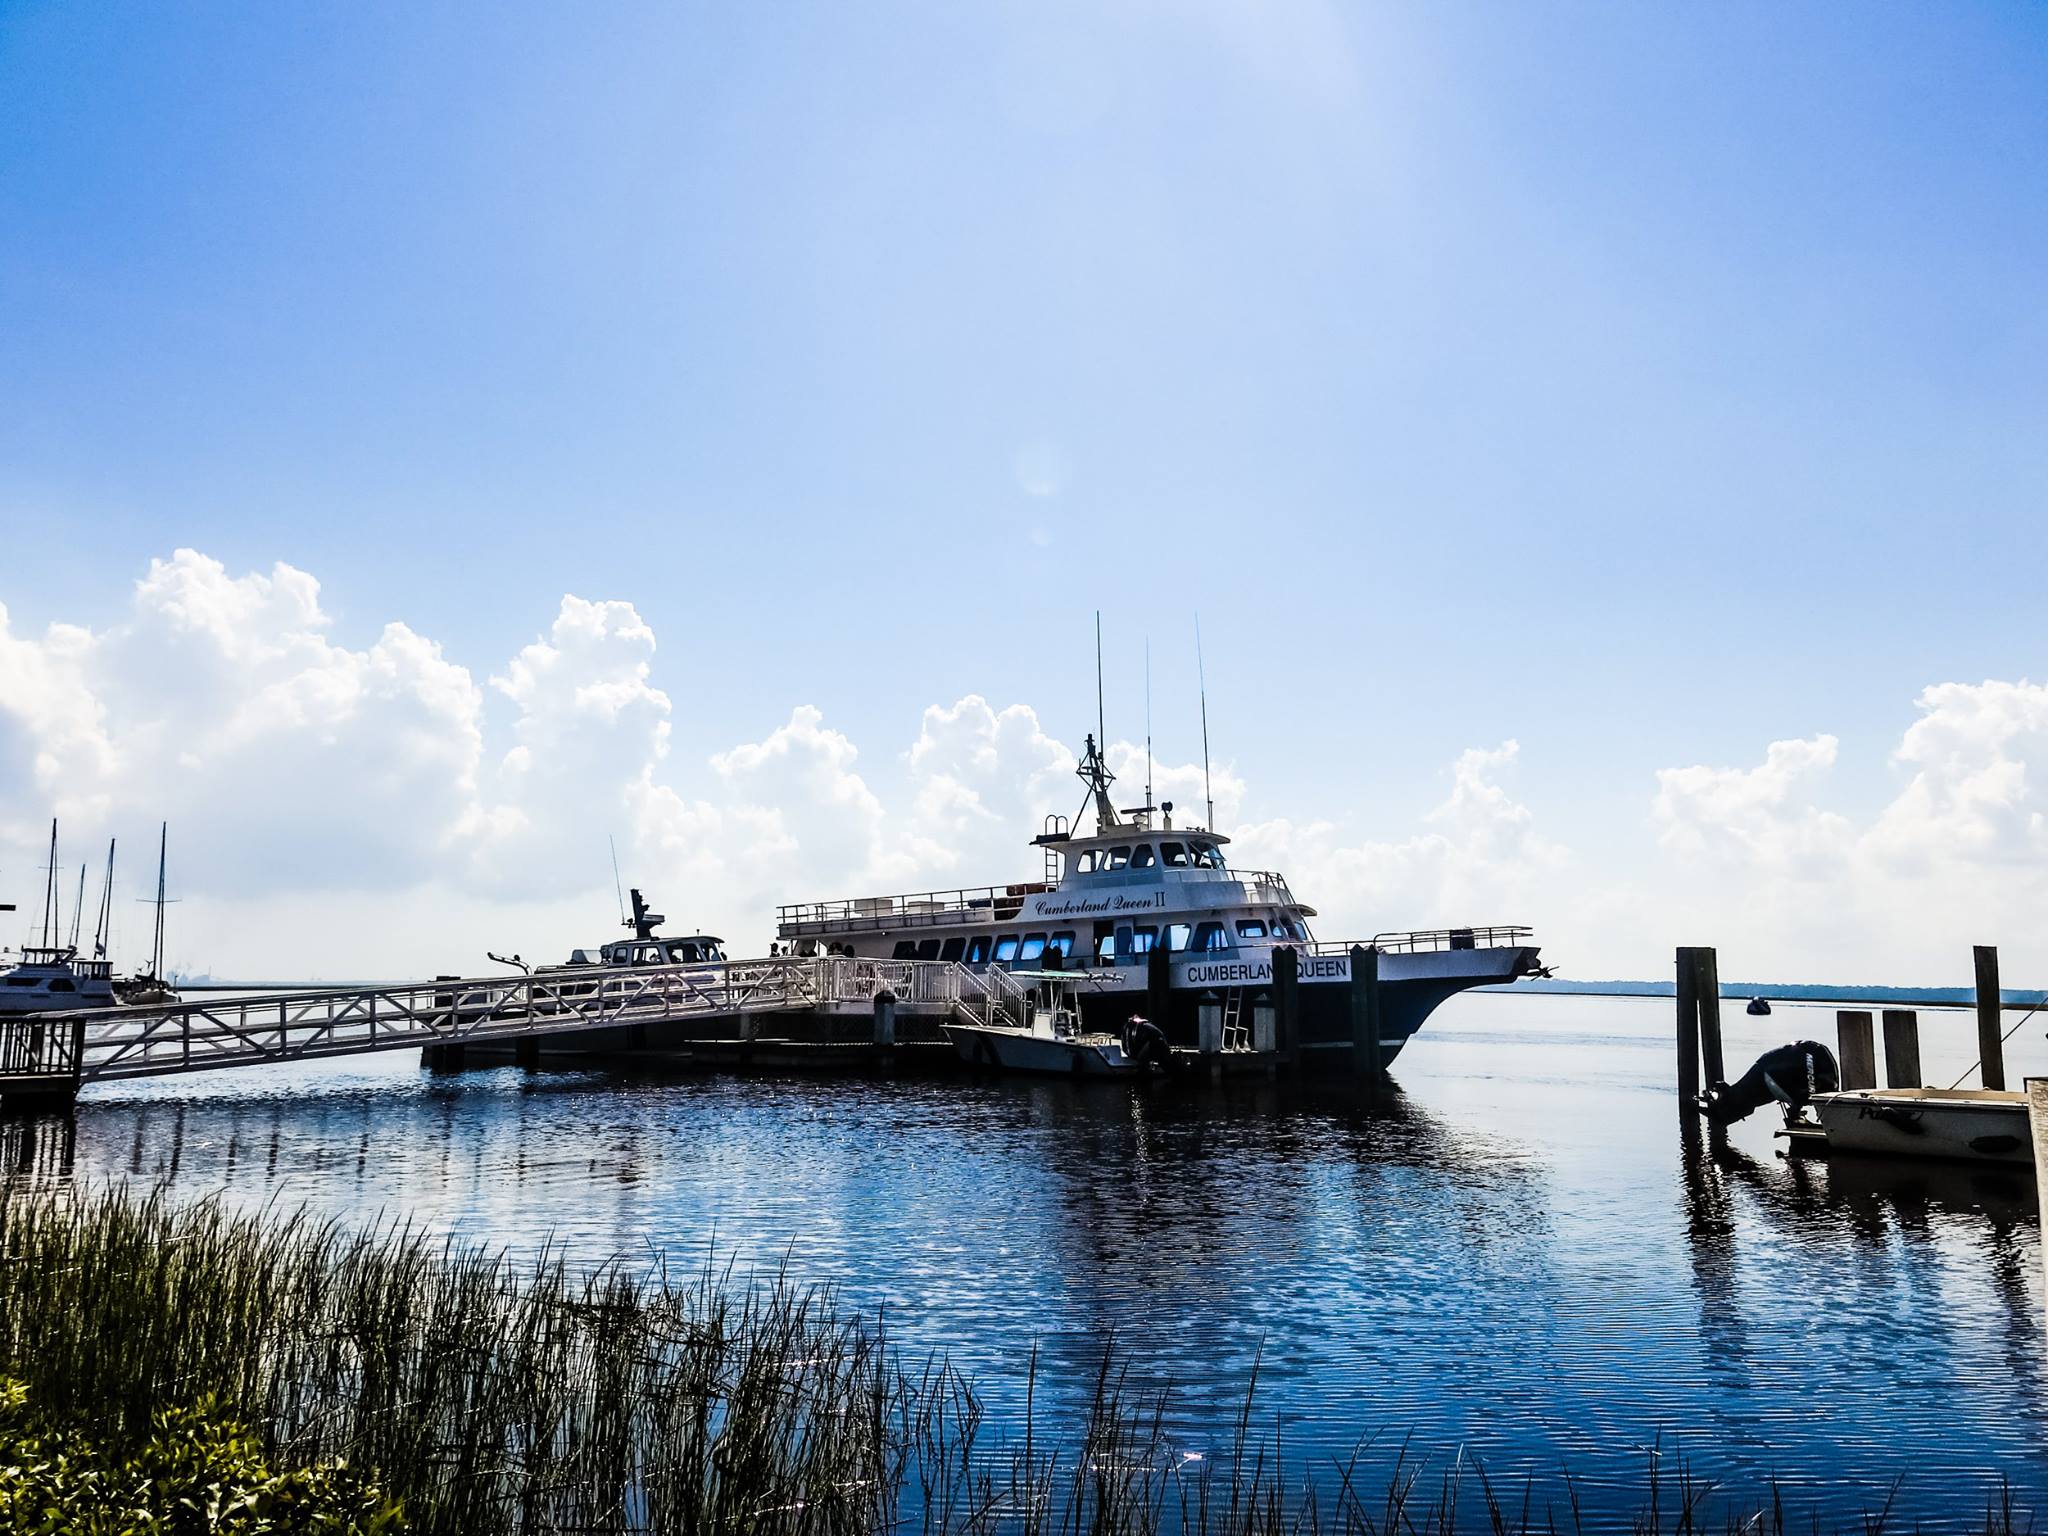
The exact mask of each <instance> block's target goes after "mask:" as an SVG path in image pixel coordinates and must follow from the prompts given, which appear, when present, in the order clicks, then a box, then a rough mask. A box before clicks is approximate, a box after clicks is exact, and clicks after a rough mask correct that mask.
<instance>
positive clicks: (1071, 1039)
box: [941, 971, 1166, 1077]
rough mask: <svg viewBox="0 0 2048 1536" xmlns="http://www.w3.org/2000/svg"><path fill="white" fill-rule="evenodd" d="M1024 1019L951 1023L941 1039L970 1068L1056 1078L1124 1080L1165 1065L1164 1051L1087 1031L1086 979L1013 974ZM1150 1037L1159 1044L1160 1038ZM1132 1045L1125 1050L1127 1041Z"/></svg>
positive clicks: (1056, 974)
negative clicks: (1082, 998)
mask: <svg viewBox="0 0 2048 1536" xmlns="http://www.w3.org/2000/svg"><path fill="white" fill-rule="evenodd" d="M1010 979H1011V980H1012V981H1014V982H1016V983H1018V984H1019V986H1020V988H1021V989H1022V991H1021V994H1020V996H1021V998H1022V1003H1021V1008H1022V1013H1023V1018H1022V1019H1021V1020H1020V1021H1019V1022H1018V1023H1017V1024H1015V1025H1004V1024H995V1023H971V1022H968V1021H965V1020H954V1021H953V1022H951V1023H948V1024H945V1025H942V1026H941V1027H942V1028H943V1029H944V1031H945V1034H946V1038H947V1039H948V1040H950V1041H952V1042H953V1048H954V1049H955V1050H957V1051H958V1052H959V1053H960V1057H961V1059H962V1060H963V1061H965V1062H967V1063H968V1064H969V1065H970V1066H977V1067H988V1068H991V1069H994V1070H996V1071H1002V1072H1039V1073H1050V1074H1054V1075H1057V1076H1061V1077H1124V1076H1128V1075H1130V1074H1132V1073H1138V1072H1144V1071H1146V1070H1148V1069H1149V1068H1151V1067H1153V1066H1164V1065H1165V1064H1166V1062H1165V1059H1164V1051H1163V1050H1162V1051H1160V1052H1158V1053H1148V1052H1147V1051H1146V1050H1145V1049H1144V1047H1143V1046H1142V1045H1140V1044H1139V1043H1138V1041H1137V1040H1136V1039H1135V1038H1133V1037H1132V1036H1131V1035H1130V1034H1129V1033H1128V1030H1127V1032H1126V1034H1125V1035H1121V1036H1119V1035H1111V1034H1104V1033H1101V1032H1099V1031H1096V1032H1091V1031H1090V1030H1089V1028H1088V1026H1087V1024H1086V1023H1085V1021H1084V1020H1083V1019H1082V1017H1081V1009H1080V1005H1079V997H1078V992H1079V990H1080V988H1081V987H1082V986H1083V985H1085V981H1086V978H1084V977H1079V976H1076V975H1073V974H1071V973H1068V972H1064V971H1012V972H1011V973H1010ZM1153 1034H1154V1035H1155V1036H1156V1038H1158V1040H1159V1041H1160V1043H1161V1046H1162V1047H1163V1045H1164V1040H1165V1037H1164V1036H1163V1035H1157V1032H1156V1031H1154V1032H1153ZM1127 1041H1129V1042H1130V1043H1131V1045H1132V1049H1131V1050H1128V1051H1127V1050H1126V1049H1125V1045H1126V1042H1127Z"/></svg>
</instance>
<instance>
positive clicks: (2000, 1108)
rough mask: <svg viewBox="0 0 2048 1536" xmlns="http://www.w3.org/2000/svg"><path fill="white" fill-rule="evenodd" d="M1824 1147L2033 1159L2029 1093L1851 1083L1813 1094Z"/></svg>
mask: <svg viewBox="0 0 2048 1536" xmlns="http://www.w3.org/2000/svg"><path fill="white" fill-rule="evenodd" d="M1813 1111H1814V1113H1815V1115H1817V1116H1818V1117H1819V1119H1820V1124H1821V1129H1822V1130H1823V1131H1825V1132H1826V1133H1827V1144H1828V1151H1829V1152H1831V1153H1832V1152H1877V1153H1883V1154H1885V1155H1887V1156H1891V1157H1943V1158H1956V1159H1961V1160H1965V1161H1969V1162H1977V1163H2023V1164H2025V1165H2026V1166H2028V1167H2030V1168H2031V1167H2032V1166H2033V1163H2034V1143H2033V1134H2032V1132H2031V1130H2030V1129H2029V1127H2028V1123H2027V1096H2026V1095H2025V1094H2024V1093H2011V1092H2007V1091H2004V1090H2001V1089H1995V1088H1855V1089H1850V1090H1847V1091H1845V1092H1842V1093H1823V1094H1817V1095H1816V1096H1815V1097H1814V1100H1813Z"/></svg>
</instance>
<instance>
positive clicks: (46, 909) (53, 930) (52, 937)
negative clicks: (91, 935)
mask: <svg viewBox="0 0 2048 1536" xmlns="http://www.w3.org/2000/svg"><path fill="white" fill-rule="evenodd" d="M44 867H45V869H46V870H47V871H48V873H47V874H46V875H45V876H44V877H43V948H45V949H55V948H56V947H57V818H56V817H54V816H52V817H51V818H50V862H49V863H48V864H47V865H46V866H44Z"/></svg>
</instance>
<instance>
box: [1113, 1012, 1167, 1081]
mask: <svg viewBox="0 0 2048 1536" xmlns="http://www.w3.org/2000/svg"><path fill="white" fill-rule="evenodd" d="M1123 1047H1124V1060H1126V1061H1128V1062H1130V1063H1131V1064H1132V1065H1133V1066H1137V1067H1151V1068H1154V1069H1155V1070H1157V1071H1160V1072H1165V1071H1169V1070H1171V1068H1172V1066H1173V1046H1172V1045H1171V1044H1169V1043H1168V1041H1167V1038H1166V1031H1165V1030H1163V1029H1161V1028H1160V1027H1159V1026H1158V1025H1157V1024H1154V1023H1153V1022H1152V1021H1151V1020H1150V1019H1148V1018H1145V1017H1143V1016H1142V1015H1139V1014H1135V1013H1134V1014H1132V1015H1131V1017H1130V1019H1129V1020H1128V1021H1127V1022H1126V1023H1125V1024H1124V1038H1123Z"/></svg>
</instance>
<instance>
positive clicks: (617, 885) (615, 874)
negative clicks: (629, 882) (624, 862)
mask: <svg viewBox="0 0 2048 1536" xmlns="http://www.w3.org/2000/svg"><path fill="white" fill-rule="evenodd" d="M604 840H605V841H606V842H608V843H610V844H611V845H612V889H613V890H615V891H617V892H618V893H619V922H620V924H621V925H623V924H624V923H625V921H626V882H625V881H623V880H621V879H620V878H619V840H618V839H617V838H616V837H613V836H612V835H611V834H610V833H606V834H605V839H604Z"/></svg>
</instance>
